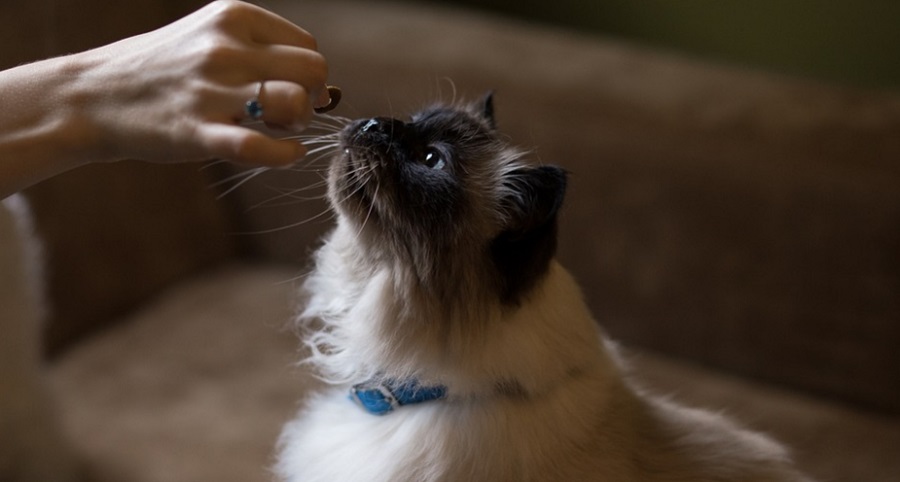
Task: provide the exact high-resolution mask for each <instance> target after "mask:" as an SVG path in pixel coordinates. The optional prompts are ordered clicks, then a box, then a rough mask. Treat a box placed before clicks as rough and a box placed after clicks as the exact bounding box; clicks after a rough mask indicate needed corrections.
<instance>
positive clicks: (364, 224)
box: [356, 183, 381, 239]
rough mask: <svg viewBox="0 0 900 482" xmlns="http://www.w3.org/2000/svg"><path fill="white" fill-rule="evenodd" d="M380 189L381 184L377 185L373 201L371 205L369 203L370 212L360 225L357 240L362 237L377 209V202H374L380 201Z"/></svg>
mask: <svg viewBox="0 0 900 482" xmlns="http://www.w3.org/2000/svg"><path fill="white" fill-rule="evenodd" d="M380 188H381V184H378V183H375V193H374V194H373V195H372V199H373V201H372V202H371V203H369V210H368V212H366V217H365V218H363V222H362V223H360V225H359V230H357V231H356V238H357V239H359V237H360V236H361V235H362V230H363V229H365V227H366V224H368V223H369V218H370V217H371V216H372V210H373V209H375V201H374V200H375V199H378V191H379V190H380Z"/></svg>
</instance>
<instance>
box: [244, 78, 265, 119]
mask: <svg viewBox="0 0 900 482" xmlns="http://www.w3.org/2000/svg"><path fill="white" fill-rule="evenodd" d="M263 83H264V81H263V82H260V83H259V84H258V85H257V86H256V95H254V96H253V98H252V99H250V100H248V101H247V103H245V104H244V113H245V114H247V117H249V118H251V119H253V120H260V119H262V116H263V106H262V103H261V102H260V101H259V96H260V95H261V94H262V90H263Z"/></svg>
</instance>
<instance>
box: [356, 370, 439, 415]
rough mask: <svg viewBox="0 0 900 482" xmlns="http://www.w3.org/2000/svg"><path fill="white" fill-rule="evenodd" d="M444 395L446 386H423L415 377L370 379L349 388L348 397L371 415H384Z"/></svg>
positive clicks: (437, 398)
mask: <svg viewBox="0 0 900 482" xmlns="http://www.w3.org/2000/svg"><path fill="white" fill-rule="evenodd" d="M446 396H447V387H445V386H443V385H434V386H429V387H423V386H422V385H420V384H419V381H418V380H416V379H415V378H410V379H407V380H399V381H398V380H391V379H385V380H381V379H377V380H370V381H368V382H364V383H360V384H358V385H353V387H352V388H350V399H351V400H353V401H355V402H356V403H357V404H358V405H359V406H360V407H362V408H363V409H365V410H366V411H367V412H369V413H371V414H372V415H386V414H388V413H391V412H393V411H394V409H395V408H397V407H402V406H403V405H411V404H414V403H422V402H430V401H432V400H439V399H441V398H444V397H446Z"/></svg>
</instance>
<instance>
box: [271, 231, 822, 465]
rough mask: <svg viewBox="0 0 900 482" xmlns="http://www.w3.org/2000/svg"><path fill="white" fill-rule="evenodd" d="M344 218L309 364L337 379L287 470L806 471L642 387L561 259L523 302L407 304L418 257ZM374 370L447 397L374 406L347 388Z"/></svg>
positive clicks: (327, 251) (768, 444) (320, 274)
mask: <svg viewBox="0 0 900 482" xmlns="http://www.w3.org/2000/svg"><path fill="white" fill-rule="evenodd" d="M338 221H339V222H338V226H337V228H336V229H335V231H334V232H333V233H332V234H331V235H330V237H329V238H328V239H327V240H326V243H325V245H324V246H323V247H322V248H321V249H320V250H319V251H318V252H317V255H316V269H315V271H314V272H313V273H312V275H311V276H310V278H309V279H308V281H307V283H306V289H307V291H308V292H309V295H310V296H311V298H310V300H309V303H308V304H307V305H306V306H307V307H306V310H305V312H304V313H303V314H302V317H301V318H303V319H304V320H306V321H308V320H310V319H317V320H319V321H318V322H317V323H320V324H319V325H317V326H318V328H317V329H316V331H314V332H313V333H311V334H310V335H309V336H308V338H307V339H308V340H309V343H310V345H311V346H312V348H313V355H312V356H311V357H310V359H309V361H310V363H311V364H312V365H314V368H315V369H317V370H318V372H319V373H320V374H321V375H322V376H323V377H324V378H326V379H328V380H329V381H331V382H332V385H333V386H331V387H329V388H328V389H327V390H325V391H324V392H322V393H319V394H316V395H313V396H312V397H311V399H310V400H308V401H307V404H306V406H305V408H304V409H302V411H301V413H300V415H299V416H298V417H297V418H296V419H295V420H294V421H292V422H290V423H289V424H288V425H287V426H286V427H285V429H284V431H283V433H282V436H281V440H280V453H279V458H278V461H277V465H276V467H275V470H276V472H277V474H278V475H279V476H280V477H281V479H283V480H285V481H288V482H300V481H303V482H342V481H352V482H359V481H366V482H388V481H390V482H403V481H416V482H438V481H442V482H463V481H475V482H478V481H490V482H507V481H508V482H513V481H515V482H528V481H566V482H568V481H584V482H591V481H594V482H601V481H602V482H632V481H684V482H687V481H691V482H714V481H717V482H724V481H733V482H736V481H742V482H776V481H778V482H788V481H793V482H799V481H807V480H808V479H806V478H805V477H804V476H802V475H800V474H799V473H798V472H796V471H795V470H794V469H793V468H792V467H791V464H790V461H789V457H788V454H787V452H786V451H785V449H783V448H782V447H781V446H780V445H779V444H778V443H776V442H774V441H772V440H770V439H769V438H767V437H765V436H763V435H760V434H757V433H755V432H751V431H747V430H745V429H743V428H741V427H739V426H737V425H736V424H735V423H734V422H732V421H730V420H728V419H726V418H724V417H722V416H720V415H717V414H714V413H710V412H707V411H701V410H696V409H691V408H685V407H682V406H679V405H677V404H675V403H673V402H671V401H668V400H666V399H664V398H659V397H654V396H652V395H649V394H647V393H644V392H643V391H642V390H640V389H639V388H637V387H635V386H634V384H633V383H632V382H631V381H630V380H629V378H628V377H627V376H626V375H625V373H624V368H623V364H622V362H621V361H620V358H619V357H618V356H617V355H616V352H615V349H614V347H613V346H612V344H611V343H609V342H608V341H606V339H605V337H604V336H603V334H602V332H601V331H600V330H599V329H598V327H597V325H596V323H595V321H594V319H593V318H592V316H591V314H590V313H589V312H588V309H587V308H586V306H585V303H584V302H583V301H582V297H581V294H580V290H579V288H578V286H577V285H576V283H575V282H574V280H573V279H572V277H571V276H570V275H569V274H568V273H567V272H566V270H565V269H564V268H563V267H562V266H560V265H559V264H558V263H556V262H552V263H551V265H550V268H549V272H548V273H547V275H546V276H545V277H544V278H543V279H542V281H541V282H540V283H539V285H538V286H537V287H536V288H535V289H534V291H533V292H532V293H531V294H530V295H529V296H528V297H526V298H525V299H524V301H523V302H522V303H521V304H520V305H519V306H517V307H515V308H510V307H502V306H500V305H499V304H497V305H495V306H490V305H489V306H482V307H480V308H477V309H473V310H472V311H471V312H468V313H456V314H452V315H442V314H441V313H440V310H439V309H434V308H431V309H429V308H423V309H422V310H421V311H419V310H418V309H417V308H416V307H415V303H412V304H410V303H406V302H401V301H399V300H410V299H415V297H416V296H417V294H416V293H415V292H414V288H411V287H412V286H414V283H411V282H410V281H411V280H409V278H408V276H409V273H408V272H406V270H405V268H404V267H403V266H402V265H400V264H395V265H392V264H391V263H372V262H370V261H369V260H367V259H365V256H366V255H365V253H363V252H362V251H361V250H360V249H359V246H358V243H357V241H358V239H357V238H358V236H359V230H358V228H356V227H355V226H353V225H352V224H350V223H345V222H342V219H341V217H339V218H338ZM441 316H458V317H463V318H464V317H466V316H477V317H484V319H478V320H476V319H470V320H464V319H459V320H455V321H454V320H446V319H435V318H434V317H441ZM447 326H466V327H469V329H472V327H475V328H474V329H475V331H476V333H474V334H473V333H471V332H466V330H453V329H449V330H448V329H446V327H447ZM442 327H443V328H442ZM372 367H376V368H377V370H378V371H384V372H388V373H391V374H392V375H410V376H416V377H418V378H419V379H420V380H423V381H424V382H426V383H427V382H439V383H442V384H444V385H446V386H447V388H448V397H447V398H446V399H444V400H439V401H432V402H426V403H422V404H418V405H409V406H404V407H401V408H399V409H398V410H396V411H395V412H393V413H390V414H388V415H385V416H375V415H371V414H369V413H367V412H365V411H363V410H362V409H361V408H359V407H357V406H356V405H354V404H353V403H352V402H351V401H350V400H348V388H349V385H350V384H351V382H359V381H363V380H365V379H366V378H367V377H369V376H372V375H373V374H374V371H373V368H372ZM513 380H514V381H515V386H513V387H511V388H510V387H507V389H503V388H502V387H503V386H504V383H505V382H508V381H513ZM498 387H500V388H499V389H498Z"/></svg>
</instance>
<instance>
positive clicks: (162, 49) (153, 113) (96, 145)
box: [0, 0, 328, 199]
mask: <svg viewBox="0 0 900 482" xmlns="http://www.w3.org/2000/svg"><path fill="white" fill-rule="evenodd" d="M316 48H317V47H316V44H315V40H314V39H313V37H312V36H311V35H310V34H309V33H307V32H305V31H304V30H302V29H300V28H299V27H297V26H295V25H293V24H291V23H290V22H288V21H287V20H285V19H283V18H281V17H278V16H277V15H275V14H273V13H271V12H268V11H266V10H264V9H262V8H259V7H256V6H253V5H250V4H246V3H242V2H237V1H233V0H225V1H217V2H213V3H211V4H209V5H207V6H206V7H204V8H202V9H200V10H198V11H197V12H195V13H193V14H191V15H189V16H187V17H184V18H183V19H181V20H179V21H176V22H174V23H172V24H169V25H167V26H165V27H162V28H160V29H158V30H154V31H152V32H148V33H146V34H142V35H138V36H135V37H131V38H128V39H125V40H122V41H119V42H116V43H113V44H109V45H106V46H103V47H100V48H97V49H94V50H89V51H86V52H82V53H77V54H73V55H69V56H65V57H58V58H54V59H49V60H44V61H40V62H36V63H33V64H28V65H23V66H20V67H16V68H13V69H10V70H6V71H3V72H0V105H3V106H4V108H3V110H2V111H0V199H2V198H4V197H6V196H8V195H9V194H11V193H13V192H16V191H18V190H20V189H22V188H24V187H26V186H28V185H31V184H33V183H35V182H37V181H40V180H42V179H45V178H47V177H50V176H52V175H54V174H57V173H60V172H63V171H66V170H68V169H72V168H74V167H77V166H80V165H83V164H86V163H89V162H97V161H116V160H120V159H141V160H146V161H154V162H168V161H188V160H204V159H212V158H222V159H229V160H233V161H236V162H242V163H252V164H258V165H267V166H281V165H286V164H290V163H292V162H294V161H295V160H297V159H299V158H301V157H302V156H303V155H304V154H305V148H304V147H303V146H302V145H300V144H299V143H297V142H295V141H280V140H277V139H273V138H271V137H269V136H267V135H265V134H263V133H260V132H258V131H256V130H253V129H250V128H247V127H245V126H243V125H242V124H241V120H242V119H243V118H244V117H245V114H244V112H243V109H244V103H245V102H246V101H247V100H248V99H250V98H252V97H253V96H254V95H255V94H256V90H257V86H258V84H259V82H260V81H265V84H264V90H263V92H262V94H261V95H260V97H261V101H262V102H263V104H264V106H265V112H264V117H263V120H264V121H266V122H267V123H269V124H276V125H283V126H286V127H289V128H293V129H298V130H299V129H302V128H303V127H304V126H305V125H306V124H307V123H308V122H309V119H310V118H311V116H312V109H313V107H314V106H322V105H325V104H327V103H328V94H327V91H326V89H325V80H326V77H327V64H326V62H325V59H324V58H323V57H322V56H321V55H320V54H319V53H318V52H317V51H316Z"/></svg>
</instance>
